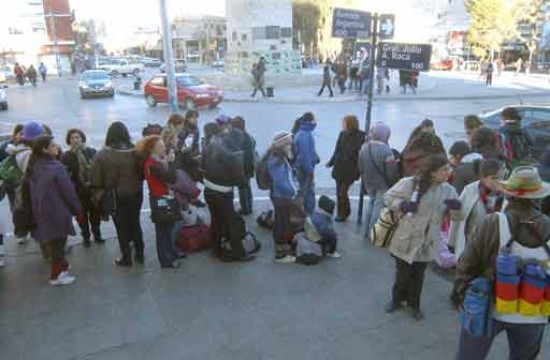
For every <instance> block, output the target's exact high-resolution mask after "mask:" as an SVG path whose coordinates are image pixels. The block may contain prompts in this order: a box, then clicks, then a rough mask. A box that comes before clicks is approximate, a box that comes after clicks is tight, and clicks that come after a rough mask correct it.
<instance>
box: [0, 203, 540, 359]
mask: <svg viewBox="0 0 550 360" xmlns="http://www.w3.org/2000/svg"><path fill="white" fill-rule="evenodd" d="M256 205H257V206H256V213H258V212H259V211H261V210H263V209H267V208H269V207H270V205H269V203H268V202H267V201H258V202H256ZM353 213H354V214H355V210H354V212H353ZM142 220H143V228H144V234H145V243H146V264H145V265H144V266H141V267H140V266H135V267H133V268H131V269H119V268H116V267H115V266H113V264H112V261H113V259H114V258H115V257H116V256H118V245H117V243H116V240H115V239H114V228H113V226H112V224H110V223H104V224H103V228H104V233H105V235H106V237H108V240H107V243H106V244H105V245H102V246H97V245H95V244H93V245H92V247H91V248H89V249H86V248H83V247H82V246H76V247H75V248H74V249H73V251H72V253H71V254H70V255H69V260H70V261H71V265H72V269H73V272H74V273H75V274H76V276H77V281H76V283H75V284H74V285H72V286H69V287H63V288H54V287H51V286H50V285H48V284H47V274H48V266H47V265H46V264H44V263H43V262H42V260H41V256H40V254H39V250H38V247H37V246H36V244H34V243H29V244H27V245H26V246H18V245H17V244H14V242H13V241H12V240H11V239H10V240H8V257H7V266H6V267H5V268H3V269H0V294H1V296H0V308H1V309H2V311H1V312H0V349H1V352H2V358H6V359H30V360H33V359H37V360H38V359H40V360H41V359H60V360H61V359H91V360H93V359H117V360H125V359H128V360H129V359H143V360H150V359H155V358H158V359H178V360H181V359H201V360H209V359H216V360H220V359H222V360H225V359H228V360H234V359H242V360H247V359H251V360H252V359H254V360H257V359H270V360H278V359H281V360H282V359H304V360H309V359H335V360H340V359H359V358H365V354H368V356H367V357H366V358H368V359H385V360H394V359H395V360H401V359H422V360H424V359H434V360H435V359H450V358H452V357H453V354H454V351H455V349H456V345H457V343H458V331H459V324H458V320H457V314H456V312H455V311H454V310H452V309H451V307H450V305H449V303H448V295H449V292H450V289H451V284H450V283H448V282H447V281H445V280H443V279H442V278H441V277H439V276H437V275H435V274H434V273H433V272H431V271H429V272H428V273H427V277H426V282H425V285H424V294H423V308H424V311H425V313H426V319H425V320H424V321H422V322H415V321H414V320H412V319H411V318H410V316H409V315H408V314H407V312H406V311H400V312H397V313H396V314H393V315H387V314H385V312H384V304H385V303H386V301H387V299H388V295H389V291H390V287H391V284H392V280H393V275H394V265H393V261H392V259H391V258H390V256H389V255H388V253H387V252H386V251H385V250H381V249H376V248H373V247H372V246H370V245H368V244H365V242H364V240H363V236H362V234H363V230H362V229H358V228H357V226H356V224H355V219H354V216H352V218H350V220H349V221H348V222H347V223H344V224H336V229H337V231H338V234H339V237H340V241H339V248H340V251H341V252H342V253H343V257H342V258H341V259H338V260H335V259H325V260H323V261H322V262H321V263H320V264H319V265H316V266H311V267H307V266H302V265H298V264H286V265H283V264H276V263H274V261H273V242H272V235H271V233H270V232H269V231H266V230H264V229H260V228H258V227H257V226H256V225H255V222H254V217H249V218H248V219H247V222H248V227H249V230H251V231H252V232H254V233H255V234H256V235H257V236H258V238H259V241H260V242H261V243H262V249H261V251H260V253H259V255H258V258H257V259H256V260H255V261H253V262H249V263H244V264H227V263H221V262H218V261H216V260H214V259H213V258H212V257H211V255H210V254H209V252H204V253H200V254H195V255H190V256H189V257H188V258H187V259H185V260H184V261H183V266H182V268H181V269H179V270H161V269H159V267H158V262H157V260H156V253H155V245H154V234H153V227H152V225H151V223H150V221H149V220H148V214H147V213H144V214H143V216H142ZM74 240H77V241H79V238H75V239H74ZM549 340H550V337H549V335H548V333H547V334H546V338H545V341H544V342H543V352H542V354H545V353H546V354H548V352H549V351H550V347H549V346H550V341H549ZM506 351H507V344H506V339H505V337H504V336H500V337H499V338H498V340H497V341H496V343H495V345H494V348H493V351H492V357H491V359H503V358H506V355H505V354H506ZM543 357H544V355H543Z"/></svg>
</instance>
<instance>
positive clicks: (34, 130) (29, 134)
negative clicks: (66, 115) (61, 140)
mask: <svg viewBox="0 0 550 360" xmlns="http://www.w3.org/2000/svg"><path fill="white" fill-rule="evenodd" d="M43 134H44V128H43V127H42V126H41V125H40V124H39V123H38V122H36V121H29V122H28V123H26V124H25V125H24V126H23V132H22V135H21V139H20V141H19V142H18V143H17V144H16V145H15V146H9V147H8V149H7V152H8V154H15V162H16V164H17V166H18V167H19V170H21V172H22V173H23V174H25V173H26V172H27V166H28V164H29V160H30V158H31V154H32V146H33V142H34V140H35V139H36V138H38V137H39V136H40V135H43ZM12 210H13V209H12ZM14 225H15V224H14ZM14 234H15V237H16V238H17V243H18V244H25V243H26V242H27V237H28V235H29V234H28V232H26V231H23V230H21V229H18V228H17V227H15V228H14ZM43 255H44V258H45V260H47V259H48V258H49V254H48V252H47V251H46V252H45V253H44V254H43Z"/></svg>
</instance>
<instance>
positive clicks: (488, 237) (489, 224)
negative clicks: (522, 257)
mask: <svg viewBox="0 0 550 360" xmlns="http://www.w3.org/2000/svg"><path fill="white" fill-rule="evenodd" d="M506 214H507V215H508V217H509V221H510V222H511V224H512V229H514V227H515V226H517V224H518V222H519V221H521V220H528V221H532V222H533V225H534V227H535V229H536V232H537V233H538V234H540V235H541V237H542V239H548V237H549V236H550V218H549V217H548V216H545V215H543V214H542V213H541V212H540V210H539V209H538V208H537V207H536V206H532V205H531V204H530V203H529V202H525V203H523V202H521V201H512V202H510V203H509V204H508V206H507V208H506ZM499 225H500V220H499V215H498V214H492V215H489V216H486V217H485V218H484V219H483V220H482V221H481V223H480V224H479V226H478V227H477V228H476V230H475V232H474V233H473V234H472V236H471V238H470V239H469V241H468V246H466V249H465V250H464V253H463V254H462V256H461V257H460V259H459V261H458V265H457V267H456V281H455V290H456V292H457V293H458V294H459V298H463V295H464V292H465V290H466V285H467V284H468V283H469V282H470V281H471V280H473V279H474V278H476V277H479V276H486V277H488V278H489V279H494V278H495V263H496V257H497V255H498V253H499V249H500V230H499ZM516 241H517V242H518V243H519V244H520V245H522V246H525V247H528V248H537V247H540V246H541V245H542V244H541V241H540V239H538V238H537V237H535V236H534V235H533V233H532V232H531V231H530V230H529V229H525V228H524V229H523V230H522V231H521V232H520V233H519V234H518V236H517V237H516ZM549 245H550V244H549Z"/></svg>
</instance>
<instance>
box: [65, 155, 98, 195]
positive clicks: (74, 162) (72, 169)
mask: <svg viewBox="0 0 550 360" xmlns="http://www.w3.org/2000/svg"><path fill="white" fill-rule="evenodd" d="M96 153H97V151H96V150H95V149H92V148H89V147H87V148H85V149H84V157H85V158H86V160H87V161H88V162H89V163H92V162H93V159H94V157H95V155H96ZM61 163H62V164H63V165H65V166H66V167H67V170H68V172H69V177H70V178H71V181H72V182H73V184H74V186H75V189H76V193H77V194H78V197H79V198H80V199H81V198H83V197H86V196H90V184H89V183H88V184H82V181H81V180H80V178H79V170H80V164H79V162H78V157H77V156H76V154H75V153H74V152H73V151H65V152H64V153H63V155H62V156H61Z"/></svg>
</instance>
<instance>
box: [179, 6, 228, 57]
mask: <svg viewBox="0 0 550 360" xmlns="http://www.w3.org/2000/svg"><path fill="white" fill-rule="evenodd" d="M172 29H173V36H172V39H173V47H174V56H175V57H176V58H179V59H186V60H187V61H188V62H195V63H201V64H204V65H211V64H212V63H213V62H214V61H216V60H220V59H223V58H224V56H225V53H226V51H227V24H226V20H225V18H224V17H220V16H201V17H186V18H176V19H175V20H174V22H173V25H172Z"/></svg>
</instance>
